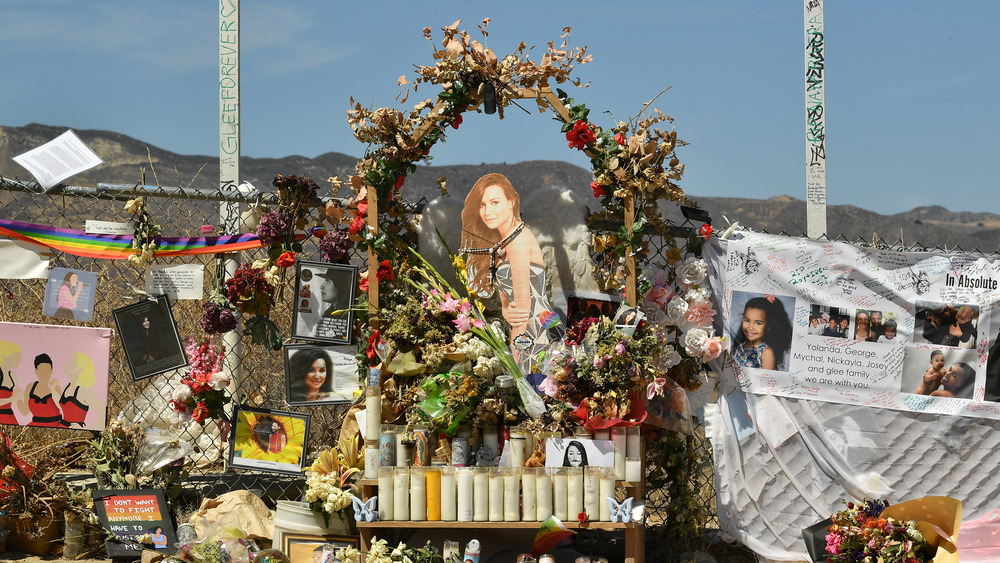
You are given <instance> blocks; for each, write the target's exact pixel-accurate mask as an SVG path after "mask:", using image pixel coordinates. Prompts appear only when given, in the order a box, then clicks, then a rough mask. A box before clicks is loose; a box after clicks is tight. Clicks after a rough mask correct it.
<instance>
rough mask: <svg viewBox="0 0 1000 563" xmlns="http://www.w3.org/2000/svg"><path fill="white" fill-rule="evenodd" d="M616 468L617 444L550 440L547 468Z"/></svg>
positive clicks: (605, 441)
mask: <svg viewBox="0 0 1000 563" xmlns="http://www.w3.org/2000/svg"><path fill="white" fill-rule="evenodd" d="M589 466H593V467H614V466H615V443H614V442H612V441H611V440H591V439H589V438H549V439H548V440H546V441H545V467H589Z"/></svg>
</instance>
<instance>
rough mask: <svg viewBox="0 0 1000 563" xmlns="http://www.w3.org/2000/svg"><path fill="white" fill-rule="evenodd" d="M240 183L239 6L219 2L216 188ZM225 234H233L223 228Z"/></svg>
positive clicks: (230, 0) (232, 187)
mask: <svg viewBox="0 0 1000 563" xmlns="http://www.w3.org/2000/svg"><path fill="white" fill-rule="evenodd" d="M239 184H240V3H239V0H219V187H220V188H222V190H223V191H228V190H235V189H236V186H238V185H239ZM226 227H227V229H226V234H236V231H235V230H233V231H231V230H229V228H228V227H229V226H228V225H227V226H226Z"/></svg>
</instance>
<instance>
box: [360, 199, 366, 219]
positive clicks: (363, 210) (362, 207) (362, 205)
mask: <svg viewBox="0 0 1000 563" xmlns="http://www.w3.org/2000/svg"><path fill="white" fill-rule="evenodd" d="M358 216H359V217H367V216H368V202H367V201H359V202H358Z"/></svg>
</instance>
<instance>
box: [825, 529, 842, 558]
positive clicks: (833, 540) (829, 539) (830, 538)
mask: <svg viewBox="0 0 1000 563" xmlns="http://www.w3.org/2000/svg"><path fill="white" fill-rule="evenodd" d="M840 540H841V537H840V536H839V535H838V534H834V533H832V532H831V533H829V534H827V535H826V551H827V552H828V553H831V554H833V555H837V554H838V553H840Z"/></svg>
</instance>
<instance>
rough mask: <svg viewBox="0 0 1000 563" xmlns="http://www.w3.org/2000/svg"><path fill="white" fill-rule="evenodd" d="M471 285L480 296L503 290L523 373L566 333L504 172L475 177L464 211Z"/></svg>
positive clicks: (516, 356) (464, 240)
mask: <svg viewBox="0 0 1000 563" xmlns="http://www.w3.org/2000/svg"><path fill="white" fill-rule="evenodd" d="M460 252H461V253H462V254H463V255H464V256H465V263H466V268H467V273H468V278H469V289H470V290H471V291H473V292H475V293H476V294H478V295H479V296H481V297H487V296H490V295H492V294H493V292H494V291H498V290H499V293H500V303H501V307H502V309H501V312H502V314H503V318H504V319H505V320H506V321H507V323H508V324H509V325H510V348H511V352H512V354H513V356H514V359H515V360H516V361H517V363H518V365H520V367H521V370H522V371H523V372H524V373H529V372H531V371H532V369H531V363H532V360H534V359H535V358H537V357H538V353H539V352H540V351H542V350H544V349H546V348H547V347H548V346H549V344H550V343H552V342H554V341H558V340H559V339H561V338H562V334H563V329H562V326H561V324H560V321H559V315H558V314H557V313H556V312H555V310H554V309H553V307H552V305H550V303H549V299H548V298H547V297H546V295H545V262H544V260H543V259H542V249H541V247H540V246H539V244H538V241H537V240H536V239H535V235H534V234H532V232H531V230H530V229H528V228H527V227H525V225H524V222H523V221H521V198H520V196H519V195H518V193H517V191H515V190H514V186H513V185H512V184H511V183H510V181H509V180H508V179H507V178H506V177H505V176H504V175H503V174H497V173H493V174H487V175H485V176H483V177H482V178H480V179H479V180H478V181H476V184H475V185H474V186H473V187H472V190H471V191H470V192H469V195H468V196H467V197H466V198H465V208H464V209H463V210H462V248H461V250H460Z"/></svg>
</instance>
